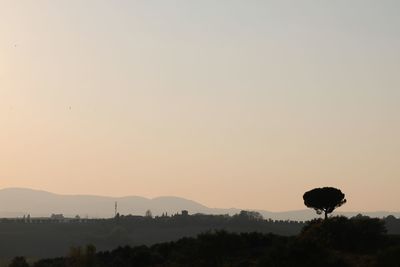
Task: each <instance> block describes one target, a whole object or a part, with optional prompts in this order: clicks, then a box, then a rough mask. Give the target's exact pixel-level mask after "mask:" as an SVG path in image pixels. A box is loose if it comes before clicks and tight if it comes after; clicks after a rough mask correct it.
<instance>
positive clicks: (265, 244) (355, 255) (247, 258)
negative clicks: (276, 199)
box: [10, 216, 400, 267]
mask: <svg viewBox="0 0 400 267" xmlns="http://www.w3.org/2000/svg"><path fill="white" fill-rule="evenodd" d="M28 266H33V267H125V266H126V267H128V266H138V267H139V266H143V267H145V266H154V267H161V266H165V267H167V266H168V267H169V266H171V267H173V266H176V267H178V266H193V267H196V266H199V267H200V266H209V267H212V266H220V267H224V266H227V267H228V266H230V267H235V266H237V267H239V266H244V267H245V266H246V267H247V266H250V267H251V266H279V267H285V266H300V267H301V266H311V267H312V266H324V267H329V266H332V267H333V266H344V267H345V266H349V267H351V266H360V267H361V266H362V267H378V266H383V267H385V266H388V267H389V266H393V267H394V266H400V236H398V235H388V234H387V230H386V227H385V221H383V220H381V219H371V218H368V217H363V216H357V217H354V218H351V219H348V218H345V217H333V218H330V219H327V220H321V219H319V220H314V221H311V222H309V223H307V224H306V225H305V226H304V228H303V229H302V230H301V232H300V233H299V234H298V235H297V236H281V235H275V234H266V233H256V232H253V233H229V232H227V231H213V232H208V233H203V234H200V235H198V236H197V237H187V238H182V239H180V240H178V241H173V242H166V243H161V244H155V245H152V246H136V247H129V246H125V247H118V248H117V249H114V250H112V251H100V252H96V248H95V246H93V245H89V246H86V247H75V248H71V249H70V252H69V254H68V255H67V256H66V257H60V258H54V259H43V260H39V261H36V262H35V263H32V264H31V265H29V264H27V263H26V262H25V260H24V258H21V257H19V258H15V259H14V261H13V262H12V263H11V265H10V267H28Z"/></svg>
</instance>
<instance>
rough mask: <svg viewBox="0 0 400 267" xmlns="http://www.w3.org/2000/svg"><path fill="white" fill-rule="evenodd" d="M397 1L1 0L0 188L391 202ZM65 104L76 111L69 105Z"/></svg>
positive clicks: (274, 202) (359, 206) (398, 95)
mask: <svg viewBox="0 0 400 267" xmlns="http://www.w3.org/2000/svg"><path fill="white" fill-rule="evenodd" d="M399 14H400V1H397V0H392V1H390V0H387V1H385V0H381V1H369V0H353V1H349V0H339V1H328V0H321V1H320V0H314V1H309V0H304V1H298V0H293V1H281V0H279V1H278V0H277V1H261V0H252V1H235V0H229V1H228V0H225V1H223V0H219V1H215V0H199V1H194V0H193V1H188V0H181V1H173V0H170V1H162V0H159V1H147V0H146V1H145V0H143V1H111V0H108V1H102V0H91V1H89V0H85V1H82V0H63V1H61V0H60V1H52V0H47V1H45V0H36V1H34V0H25V1H22V0H21V1H19V0H0V188H5V187H29V188H37V189H43V190H48V191H52V192H57V193H74V194H75V193H87V194H101V195H112V196H122V195H140V196H146V197H155V196H161V195H175V196H181V197H185V198H189V199H193V200H196V201H199V202H201V203H203V204H205V205H208V206H210V207H238V208H259V209H266V210H273V211H276V210H291V209H300V208H304V205H303V203H302V194H303V193H304V191H306V190H308V189H311V188H313V187H320V186H335V187H339V188H341V189H342V190H343V191H344V193H346V195H347V198H348V203H347V204H346V205H345V206H344V207H343V208H341V210H343V211H344V210H392V211H399V210H400V208H399V203H400V193H399V191H400V16H399ZM70 108H71V109H70Z"/></svg>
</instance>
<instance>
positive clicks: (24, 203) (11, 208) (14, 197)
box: [0, 188, 400, 220]
mask: <svg viewBox="0 0 400 267" xmlns="http://www.w3.org/2000/svg"><path fill="white" fill-rule="evenodd" d="M115 202H117V203H118V212H119V213H120V214H123V215H126V214H133V215H143V214H144V213H145V212H146V210H151V211H152V213H153V215H161V214H162V213H165V212H167V213H168V214H173V213H177V212H180V211H182V210H188V211H189V213H190V214H193V213H205V214H230V215H233V214H236V213H239V212H240V209H235V208H230V209H223V208H208V207H206V206H204V205H202V204H200V203H198V202H195V201H192V200H188V199H184V198H180V197H172V196H163V197H156V198H153V199H148V198H145V197H140V196H126V197H103V196H91V195H59V194H54V193H50V192H46V191H41V190H32V189H26V188H6V189H2V190H0V217H21V216H23V215H27V214H30V215H31V216H32V217H48V216H50V215H51V214H52V213H62V214H64V215H65V216H68V217H73V216H76V215H79V216H81V217H89V218H110V217H113V216H114V207H115ZM257 211H258V212H260V213H261V214H262V215H263V216H264V217H265V218H271V219H274V220H289V219H290V220H309V219H312V218H315V217H317V216H316V214H315V212H314V211H313V210H311V209H305V210H295V211H285V212H270V211H264V210H257ZM358 213H360V212H337V214H342V215H345V216H354V215H357V214H358ZM362 214H364V215H368V216H371V217H384V216H388V215H390V214H391V215H394V216H395V217H400V212H385V211H377V212H362Z"/></svg>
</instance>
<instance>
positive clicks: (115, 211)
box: [114, 201, 118, 217]
mask: <svg viewBox="0 0 400 267" xmlns="http://www.w3.org/2000/svg"><path fill="white" fill-rule="evenodd" d="M117 213H118V202H117V201H115V210H114V217H117Z"/></svg>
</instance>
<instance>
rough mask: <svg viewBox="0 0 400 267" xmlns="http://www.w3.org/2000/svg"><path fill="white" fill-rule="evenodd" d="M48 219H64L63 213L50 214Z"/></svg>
mask: <svg viewBox="0 0 400 267" xmlns="http://www.w3.org/2000/svg"><path fill="white" fill-rule="evenodd" d="M50 219H52V220H55V221H63V220H64V219H65V217H64V215H63V214H54V213H53V214H51V216H50Z"/></svg>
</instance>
